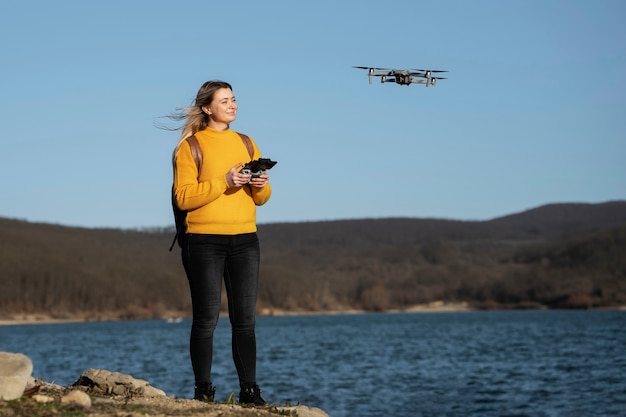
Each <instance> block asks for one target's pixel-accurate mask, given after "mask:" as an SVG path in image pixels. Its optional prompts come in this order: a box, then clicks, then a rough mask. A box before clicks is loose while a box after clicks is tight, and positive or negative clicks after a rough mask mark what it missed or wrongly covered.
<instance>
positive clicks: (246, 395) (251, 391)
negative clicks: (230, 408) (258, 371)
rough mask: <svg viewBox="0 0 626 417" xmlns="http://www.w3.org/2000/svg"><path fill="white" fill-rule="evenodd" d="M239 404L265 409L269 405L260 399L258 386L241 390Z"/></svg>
mask: <svg viewBox="0 0 626 417" xmlns="http://www.w3.org/2000/svg"><path fill="white" fill-rule="evenodd" d="M239 404H247V405H253V406H255V407H265V406H267V405H269V403H268V402H267V401H265V400H264V399H263V397H261V388H259V386H258V385H253V386H251V387H246V388H242V389H241V391H239Z"/></svg>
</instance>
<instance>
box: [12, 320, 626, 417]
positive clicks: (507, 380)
mask: <svg viewBox="0 0 626 417" xmlns="http://www.w3.org/2000/svg"><path fill="white" fill-rule="evenodd" d="M257 323H258V324H257V345H258V369H257V375H258V378H259V381H258V382H259V385H260V386H261V388H262V389H263V396H264V398H265V399H266V400H268V401H269V402H271V403H274V404H291V405H295V404H305V405H308V406H311V407H313V406H315V407H320V408H322V409H323V410H325V411H326V412H327V413H328V414H329V415H330V416H331V417H348V416H358V417H370V416H371V417H392V416H398V417H399V416H410V417H414V416H425V417H426V416H437V417H438V416H455V417H457V416H458V417H469V416H476V417H478V416H480V417H490V416H517V417H522V416H529V417H541V416H546V417H548V416H550V417H552V416H626V331H625V329H626V311H508V312H502V311H489V312H458V313H457V312H446V313H384V314H383V313H381V314H347V315H313V316H282V317H259V318H258V321H257ZM190 325H191V322H190V320H183V321H182V322H179V323H168V322H166V321H162V320H150V321H121V322H95V323H72V324H34V325H17V326H0V350H2V351H8V352H22V353H24V354H26V355H28V356H29V357H30V358H31V359H32V361H33V364H34V370H33V376H36V377H41V378H43V379H45V380H47V381H50V382H55V383H57V384H60V385H69V384H71V383H72V382H74V381H75V380H76V379H78V377H79V376H80V374H81V373H82V372H83V371H85V370H86V369H89V368H102V369H107V370H109V371H114V372H121V373H125V374H130V375H132V376H133V377H135V378H140V379H144V380H147V381H148V382H150V384H151V385H152V386H154V387H157V388H160V389H162V390H164V391H165V392H166V393H167V394H168V395H171V396H176V397H180V398H191V397H192V396H193V375H192V371H191V364H190V361H189V352H188V341H189V328H190ZM230 352H231V350H230V324H229V322H228V319H220V323H219V325H218V328H217V330H216V336H215V348H214V365H213V383H214V385H216V386H217V394H216V401H224V400H225V399H226V398H227V397H228V395H229V394H230V393H231V392H235V394H238V392H239V387H238V383H237V378H236V372H235V368H234V365H233V363H232V359H231V353H230Z"/></svg>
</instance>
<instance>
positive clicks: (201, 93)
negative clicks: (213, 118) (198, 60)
mask: <svg viewBox="0 0 626 417" xmlns="http://www.w3.org/2000/svg"><path fill="white" fill-rule="evenodd" d="M221 88H228V89H229V90H231V91H232V89H233V87H232V86H231V85H230V84H228V83H227V82H225V81H219V80H212V81H207V82H205V83H204V84H202V86H201V87H200V89H199V90H198V94H196V99H195V100H194V103H193V104H192V105H191V106H188V107H183V108H181V109H179V110H180V113H178V114H174V115H172V116H170V118H172V119H174V120H185V123H184V124H183V126H182V127H181V128H180V129H181V130H182V133H181V135H180V140H179V141H178V144H177V145H176V148H175V149H174V154H173V155H172V162H174V161H175V159H176V154H177V153H178V149H179V148H180V145H181V144H182V143H183V142H184V141H185V140H186V139H187V138H189V137H191V136H193V135H195V134H196V132H199V131H201V130H204V129H206V128H207V126H208V125H209V115H208V114H206V113H205V112H204V111H203V110H202V107H204V106H209V105H210V104H211V103H212V102H213V97H214V96H215V92H216V91H217V90H219V89H221Z"/></svg>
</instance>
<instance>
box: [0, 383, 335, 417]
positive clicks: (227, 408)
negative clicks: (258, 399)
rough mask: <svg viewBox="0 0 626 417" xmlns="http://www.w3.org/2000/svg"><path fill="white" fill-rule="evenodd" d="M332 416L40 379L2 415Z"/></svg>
mask: <svg viewBox="0 0 626 417" xmlns="http://www.w3.org/2000/svg"><path fill="white" fill-rule="evenodd" d="M278 415H280V416H294V417H328V414H326V413H325V412H324V411H322V410H320V409H317V408H309V407H306V406H302V405H299V406H278V405H274V406H268V407H263V408H253V407H245V406H240V405H238V404H234V403H233V404H228V403H223V404H217V403H204V402H200V401H196V400H190V399H177V398H173V397H167V396H164V395H161V396H145V395H137V394H132V395H114V394H110V395H102V394H101V393H98V392H94V391H93V390H90V389H86V388H84V387H73V386H72V387H61V386H58V385H55V384H50V383H47V382H45V381H41V380H38V379H32V380H31V382H29V384H28V386H27V389H26V391H25V392H24V395H23V396H22V397H21V398H18V399H16V400H11V401H0V417H61V416H62V417H81V416H85V417H166V416H167V417H178V416H181V417H182V416H185V417H276V416H278Z"/></svg>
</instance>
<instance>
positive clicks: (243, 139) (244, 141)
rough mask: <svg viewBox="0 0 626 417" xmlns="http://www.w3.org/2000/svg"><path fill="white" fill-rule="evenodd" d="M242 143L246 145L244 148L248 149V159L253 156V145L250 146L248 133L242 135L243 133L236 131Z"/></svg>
mask: <svg viewBox="0 0 626 417" xmlns="http://www.w3.org/2000/svg"><path fill="white" fill-rule="evenodd" d="M237 134H238V135H239V137H240V138H241V140H242V141H243V144H244V145H246V149H248V153H249V154H250V159H252V158H254V146H252V140H251V139H250V137H249V136H248V135H244V134H243V133H239V132H237Z"/></svg>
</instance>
